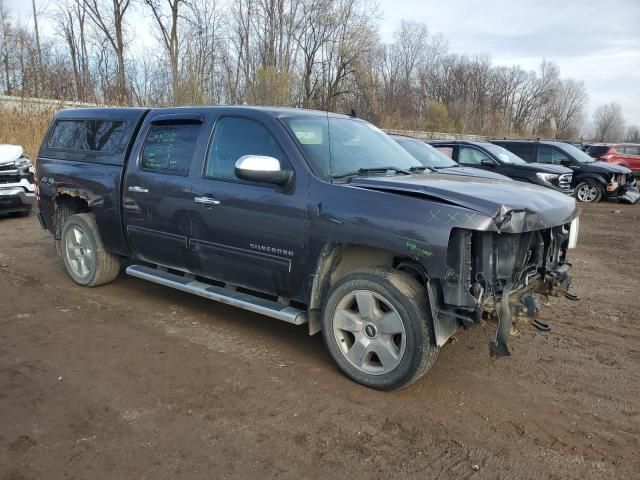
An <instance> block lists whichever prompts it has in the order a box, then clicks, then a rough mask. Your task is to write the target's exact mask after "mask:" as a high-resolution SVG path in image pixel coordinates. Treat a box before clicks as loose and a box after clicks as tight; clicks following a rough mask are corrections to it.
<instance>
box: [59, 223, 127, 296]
mask: <svg viewBox="0 0 640 480" xmlns="http://www.w3.org/2000/svg"><path fill="white" fill-rule="evenodd" d="M60 250H61V254H62V258H63V260H64V266H65V267H66V269H67V273H68V274H69V276H70V277H71V278H72V279H73V281H74V282H76V283H77V284H79V285H82V286H85V287H97V286H98V285H104V284H106V283H110V282H112V281H113V280H115V279H116V277H117V276H118V274H119V273H120V259H119V258H118V257H116V256H115V255H112V254H111V253H109V252H107V251H106V250H105V248H104V244H103V243H102V239H101V238H100V234H99V233H98V227H97V225H96V221H95V219H94V217H93V215H92V214H91V213H80V214H76V215H71V216H70V217H68V218H67V219H66V221H65V223H64V226H63V227H62V236H61V241H60Z"/></svg>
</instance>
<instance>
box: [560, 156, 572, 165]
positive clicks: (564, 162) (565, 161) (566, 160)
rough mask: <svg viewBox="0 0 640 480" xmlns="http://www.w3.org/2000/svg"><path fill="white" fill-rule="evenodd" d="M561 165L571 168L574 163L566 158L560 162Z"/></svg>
mask: <svg viewBox="0 0 640 480" xmlns="http://www.w3.org/2000/svg"><path fill="white" fill-rule="evenodd" d="M560 165H564V166H565V167H570V166H571V165H573V162H572V161H571V160H569V159H568V158H565V159H564V160H560Z"/></svg>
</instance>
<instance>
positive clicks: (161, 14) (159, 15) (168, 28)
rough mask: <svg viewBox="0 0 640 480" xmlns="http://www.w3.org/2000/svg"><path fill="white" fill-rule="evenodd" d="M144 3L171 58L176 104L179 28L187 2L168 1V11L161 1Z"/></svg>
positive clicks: (178, 80) (181, 0)
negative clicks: (181, 13) (181, 12)
mask: <svg viewBox="0 0 640 480" xmlns="http://www.w3.org/2000/svg"><path fill="white" fill-rule="evenodd" d="M144 3H145V4H146V5H147V7H149V9H150V10H151V13H152V15H153V18H154V20H155V23H156V25H157V27H158V29H159V31H160V38H161V41H162V45H163V47H164V48H165V50H166V52H167V55H168V56H169V65H170V67H171V90H172V93H173V102H174V104H175V103H176V100H177V97H178V88H179V84H180V70H179V55H180V41H179V38H178V28H179V23H180V11H181V6H184V5H185V4H186V3H187V2H186V0H166V5H167V9H166V10H165V9H163V8H162V4H161V3H160V0H144Z"/></svg>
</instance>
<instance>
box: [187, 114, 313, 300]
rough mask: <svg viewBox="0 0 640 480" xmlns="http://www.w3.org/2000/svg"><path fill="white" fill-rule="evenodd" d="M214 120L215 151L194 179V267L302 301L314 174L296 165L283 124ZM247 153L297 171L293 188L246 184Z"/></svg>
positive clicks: (235, 116) (211, 146) (227, 117)
mask: <svg viewBox="0 0 640 480" xmlns="http://www.w3.org/2000/svg"><path fill="white" fill-rule="evenodd" d="M212 115H214V116H215V117H214V118H212V119H211V120H212V123H214V125H213V130H212V133H211V139H210V142H209V146H208V149H207V152H206V155H205V156H204V159H203V161H202V163H201V164H200V165H199V166H198V172H197V173H196V174H195V176H194V177H195V178H194V181H193V198H192V199H191V200H192V201H191V212H192V213H191V217H192V219H193V236H192V240H191V248H192V255H193V263H194V267H193V268H194V270H195V272H196V273H197V274H199V275H202V276H206V277H210V278H214V279H217V280H220V281H223V282H225V283H230V284H233V285H237V286H240V287H245V288H249V289H252V290H257V291H261V292H264V293H268V294H272V295H279V296H282V297H287V298H291V299H293V300H296V299H300V295H301V290H302V272H303V266H304V261H305V218H306V208H307V198H306V195H307V190H308V184H309V174H308V173H306V171H305V170H304V169H303V168H302V167H301V166H300V165H299V163H298V165H296V164H295V162H292V161H291V159H292V158H291V157H292V156H294V155H296V152H297V150H295V147H294V146H293V143H292V141H291V139H290V138H289V137H288V136H287V135H285V130H284V127H283V126H282V125H280V123H279V122H278V121H277V120H276V119H275V118H273V117H270V116H267V117H265V118H262V117H259V116H256V117H252V116H243V115H238V114H236V113H233V115H231V114H229V115H227V114H224V112H223V113H219V112H216V113H212ZM244 155H266V156H270V157H274V158H277V159H278V160H279V161H280V165H281V168H282V169H283V170H294V175H295V176H294V179H293V181H292V183H291V184H290V185H288V186H287V187H279V186H276V185H270V184H266V183H254V182H249V181H245V180H240V179H239V178H237V177H236V176H235V171H234V167H235V163H236V161H237V160H238V159H239V158H240V157H242V156H244ZM296 167H297V169H296Z"/></svg>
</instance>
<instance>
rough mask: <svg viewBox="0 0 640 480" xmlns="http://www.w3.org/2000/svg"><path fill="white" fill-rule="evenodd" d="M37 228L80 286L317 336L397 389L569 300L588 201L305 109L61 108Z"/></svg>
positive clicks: (48, 140)
mask: <svg viewBox="0 0 640 480" xmlns="http://www.w3.org/2000/svg"><path fill="white" fill-rule="evenodd" d="M37 180H38V205H39V212H38V218H39V220H40V222H41V224H42V226H43V227H44V228H46V229H48V230H49V231H50V232H51V234H52V235H53V237H54V239H55V242H56V245H57V247H58V251H59V253H60V255H61V256H62V258H63V260H64V265H65V267H66V270H67V272H68V274H69V275H70V276H71V278H72V279H73V280H74V281H75V282H77V283H78V284H80V285H84V286H89V287H92V286H97V285H102V284H105V283H108V282H111V281H113V280H114V279H115V278H116V277H117V276H118V274H119V272H120V267H121V265H127V266H126V272H127V273H128V274H129V275H132V276H134V277H138V278H141V279H144V280H147V281H151V282H155V283H157V284H160V285H164V286H166V287H171V288H174V289H177V290H181V291H184V292H189V293H192V294H195V295H199V296H202V297H205V298H208V299H211V300H216V301H219V302H223V303H226V304H229V305H234V306H236V307H240V308H243V309H246V310H249V311H252V312H256V313H259V314H262V315H266V316H269V317H272V318H276V319H279V320H283V321H286V322H289V323H292V324H295V325H300V324H306V325H307V327H308V331H309V333H310V334H315V333H318V332H322V334H323V336H324V340H325V343H326V346H327V349H328V351H329V353H330V355H331V357H332V358H333V360H334V361H335V362H336V364H337V365H338V367H339V368H340V370H342V372H344V373H345V374H346V375H347V376H348V377H350V378H351V379H353V380H355V381H357V382H359V383H361V384H363V385H366V386H369V387H373V388H378V389H393V388H398V387H401V386H404V385H407V384H409V383H411V382H413V381H415V380H416V379H418V378H420V377H421V376H422V375H423V374H424V373H425V372H426V371H427V370H429V368H430V367H431V366H432V365H433V363H434V361H435V359H436V356H437V354H438V350H439V348H441V347H442V346H444V345H445V344H446V343H447V342H448V340H449V339H450V338H451V337H452V335H453V334H454V333H455V332H456V331H457V330H458V329H462V328H466V327H470V326H473V325H476V324H478V323H480V322H481V321H482V318H483V317H484V318H491V317H493V318H494V319H495V320H497V325H498V326H497V333H496V337H495V340H494V341H492V342H491V344H490V346H489V352H490V354H491V355H494V356H506V355H509V348H508V339H509V334H510V331H511V328H512V322H513V321H515V320H516V319H522V320H523V321H527V320H528V321H529V322H533V321H534V320H536V318H537V314H538V310H539V307H540V305H541V299H544V298H545V297H546V296H549V295H555V296H562V295H565V294H567V293H568V290H569V286H570V283H571V276H570V264H569V263H568V262H567V254H568V250H569V249H570V248H571V247H573V246H574V245H575V242H576V239H577V235H578V214H579V211H578V208H577V207H576V203H575V200H574V199H572V198H570V197H568V196H566V195H563V194H561V193H559V192H556V191H553V190H551V189H548V188H541V187H537V186H534V185H527V184H522V183H518V182H512V181H508V180H499V179H488V178H477V177H466V176H460V175H447V174H446V173H442V172H441V173H438V174H435V173H433V172H431V171H430V170H429V169H428V168H427V167H425V166H423V165H422V164H421V163H420V162H418V161H417V160H415V159H414V158H413V157H412V156H411V155H409V154H408V153H407V152H406V151H405V150H403V149H402V148H401V147H400V146H399V145H398V144H397V143H396V142H394V141H393V140H392V139H391V138H390V137H388V136H387V135H385V134H384V133H382V132H381V131H380V130H379V129H377V128H376V127H374V126H373V125H371V124H369V123H367V122H365V121H363V120H359V119H356V118H350V117H348V116H344V115H337V114H327V113H325V112H314V111H307V110H296V109H273V108H257V107H201V108H179V109H178V108H176V109H151V110H147V109H122V108H114V109H81V110H64V111H62V112H60V113H58V114H57V115H56V117H55V119H54V121H53V122H52V124H51V126H50V128H49V131H48V133H47V134H46V136H45V138H44V141H43V143H42V147H41V150H40V153H39V158H38V163H37Z"/></svg>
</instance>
